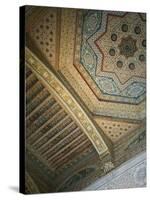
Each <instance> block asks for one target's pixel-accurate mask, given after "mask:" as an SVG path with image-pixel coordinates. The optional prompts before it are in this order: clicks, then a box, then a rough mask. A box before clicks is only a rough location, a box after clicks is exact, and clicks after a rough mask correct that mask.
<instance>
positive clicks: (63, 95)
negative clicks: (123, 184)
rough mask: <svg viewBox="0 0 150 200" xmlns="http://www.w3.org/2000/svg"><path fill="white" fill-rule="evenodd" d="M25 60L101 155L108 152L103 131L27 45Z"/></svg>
mask: <svg viewBox="0 0 150 200" xmlns="http://www.w3.org/2000/svg"><path fill="white" fill-rule="evenodd" d="M25 61H26V64H27V66H28V67H29V68H30V69H32V71H34V73H35V74H36V75H37V77H38V78H39V79H40V80H41V81H42V82H43V83H44V84H45V85H46V86H47V89H48V90H49V91H50V92H52V93H53V95H54V96H56V97H57V99H58V100H59V101H60V102H61V104H63V106H64V107H65V108H66V110H67V111H68V112H69V113H70V114H71V116H72V117H73V119H74V120H75V121H76V122H77V124H78V125H79V126H80V127H81V129H82V131H83V132H84V133H85V134H86V136H87V137H88V139H89V140H90V141H91V143H92V144H93V146H94V148H95V149H96V151H97V153H98V154H99V156H101V155H102V154H108V153H109V150H108V147H107V145H106V144H105V142H104V140H103V138H102V137H101V133H100V132H99V131H98V130H97V128H96V127H95V126H94V124H93V123H92V121H91V120H90V118H89V117H88V116H87V114H86V112H85V111H84V110H83V109H82V107H81V106H80V105H79V103H78V102H77V101H76V100H75V99H74V97H73V96H72V95H71V93H70V92H69V91H68V90H67V89H66V88H65V87H64V85H63V84H62V83H61V82H60V80H59V79H58V78H57V77H56V75H55V74H54V73H53V72H52V71H50V70H49V69H48V68H47V67H46V66H45V65H44V64H43V63H42V62H41V61H40V60H39V59H38V58H37V57H36V55H35V54H33V53H32V52H31V50H29V49H28V48H27V47H26V56H25Z"/></svg>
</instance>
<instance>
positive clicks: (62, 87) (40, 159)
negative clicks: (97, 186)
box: [25, 6, 146, 191]
mask: <svg viewBox="0 0 150 200" xmlns="http://www.w3.org/2000/svg"><path fill="white" fill-rule="evenodd" d="M25 19H26V20H25V21H26V28H25V30H26V50H25V61H26V137H27V180H28V187H27V190H29V191H30V190H31V189H32V188H31V185H30V184H31V183H32V182H36V181H37V183H38V184H37V185H38V190H40V191H68V190H79V189H81V188H83V187H85V186H86V184H89V183H90V182H92V181H93V180H95V179H96V178H98V177H101V176H103V175H105V174H106V173H107V172H108V171H110V170H111V169H113V168H114V167H116V166H118V165H120V164H121V163H122V162H124V161H126V160H128V159H129V158H131V157H132V156H134V155H135V154H137V153H139V152H141V151H143V150H145V148H146V147H145V141H146V138H145V132H146V130H145V129H146V125H145V118H146V114H145V113H146V109H145V104H146V16H145V14H143V13H133V12H132V13H131V12H112V11H98V10H84V9H66V8H62V9H61V8H47V7H32V6H29V7H28V6H27V7H26V18H25ZM33 168H34V170H33ZM43 170H44V174H45V175H42V171H43ZM34 171H35V172H34ZM30 176H31V177H30ZM37 176H38V177H37ZM35 180H36V181H35ZM40 180H42V181H40ZM51 180H54V181H51ZM41 182H42V184H43V185H41ZM44 184H45V185H44ZM33 185H34V184H33ZM35 188H36V186H35V187H34V188H33V190H37V188H36V189H35ZM50 188H51V190H50Z"/></svg>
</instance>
